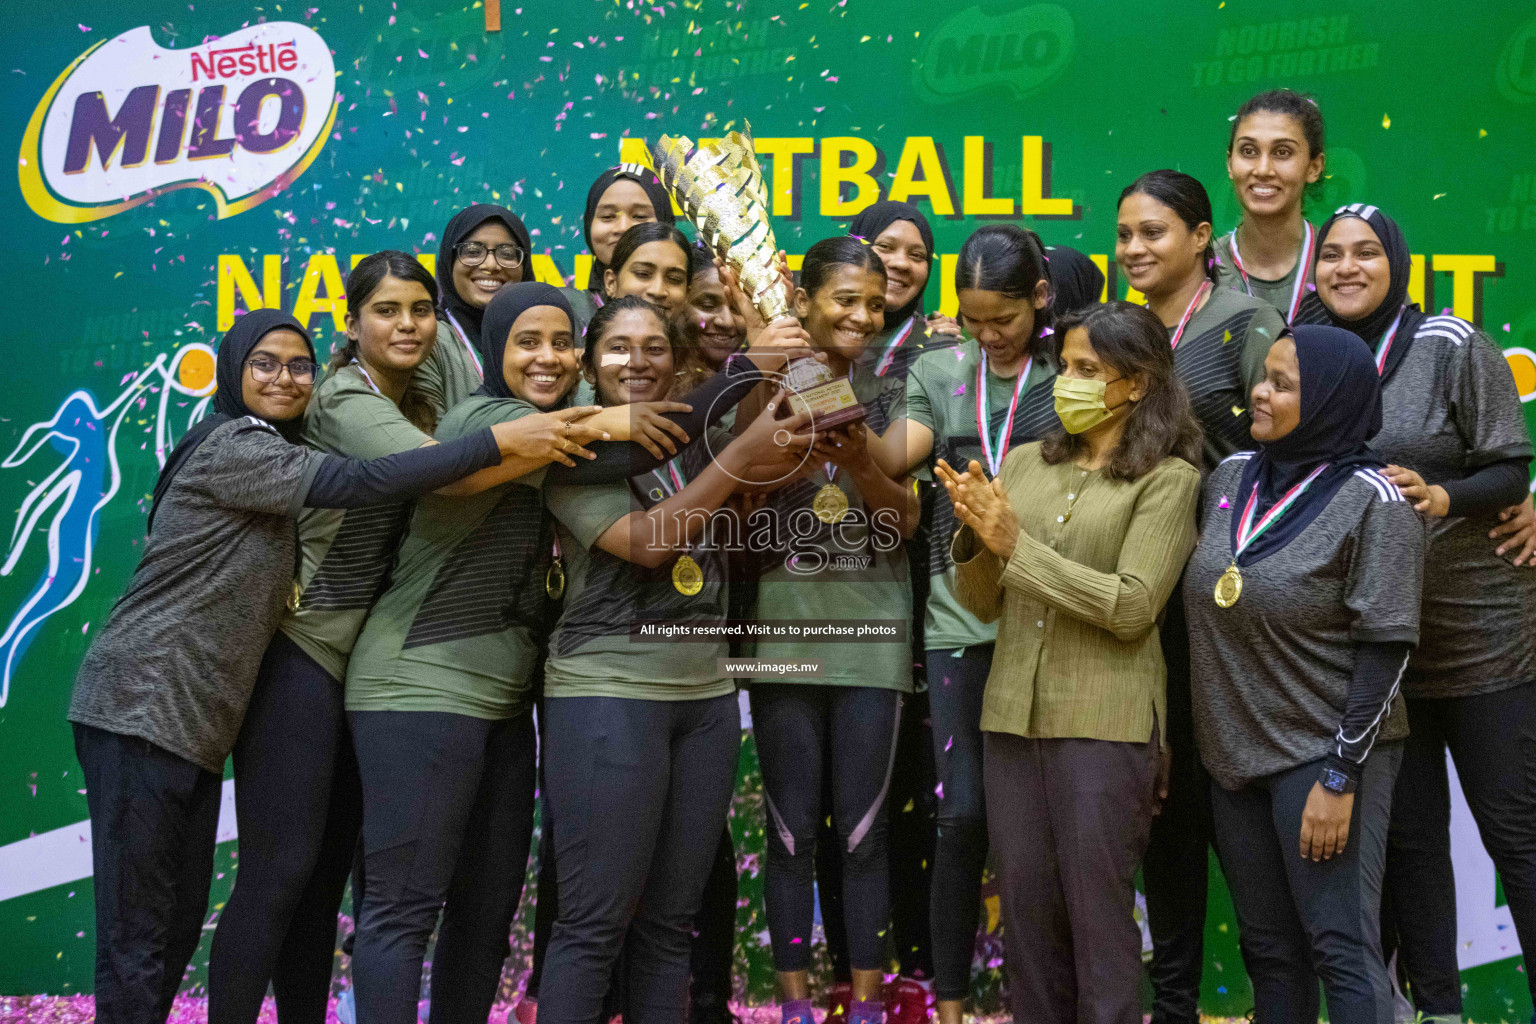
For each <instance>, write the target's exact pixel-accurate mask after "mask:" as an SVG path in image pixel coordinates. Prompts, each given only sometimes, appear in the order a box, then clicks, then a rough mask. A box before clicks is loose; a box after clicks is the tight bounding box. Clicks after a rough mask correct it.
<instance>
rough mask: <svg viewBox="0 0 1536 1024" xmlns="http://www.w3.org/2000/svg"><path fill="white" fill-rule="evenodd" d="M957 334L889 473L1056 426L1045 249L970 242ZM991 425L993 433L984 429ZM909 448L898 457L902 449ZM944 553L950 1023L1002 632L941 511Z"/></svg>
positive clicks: (941, 718)
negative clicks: (969, 595)
mask: <svg viewBox="0 0 1536 1024" xmlns="http://www.w3.org/2000/svg"><path fill="white" fill-rule="evenodd" d="M955 289H956V291H957V293H958V297H959V301H960V321H961V323H962V324H964V325H965V327H966V329H967V330H968V331H969V332H970V334H971V338H972V340H968V341H965V342H962V343H961V344H960V345H959V346H958V347H957V348H954V349H946V350H942V351H938V352H929V353H924V354H923V355H922V356H920V357H919V358H918V359H917V361H916V362H915V363H913V365H912V368H911V370H910V372H909V373H908V376H907V387H906V397H907V416H906V418H904V419H902V420H898V421H897V422H896V423H895V424H894V425H893V426H892V428H891V430H889V431H888V432H887V433H886V435H885V437H884V438H882V439H881V446H882V449H883V451H884V452H886V453H890V452H891V451H892V450H893V449H894V450H899V451H900V452H901V454H900V460H901V461H900V462H899V463H897V464H896V465H895V466H893V465H891V464H890V462H889V461H887V462H885V463H883V464H884V465H885V466H886V469H887V470H888V471H890V470H892V469H898V470H905V471H908V472H911V471H915V470H918V469H931V467H932V466H933V465H934V464H936V463H937V462H938V461H939V460H944V461H946V462H947V463H949V464H951V465H959V466H963V465H966V464H968V463H969V462H970V460H972V459H977V458H981V459H985V460H986V461H987V464H988V466H989V467H990V471H991V472H992V473H993V474H994V475H995V474H996V473H997V471H998V469H999V468H1000V467H1001V466H1002V462H1003V459H1004V457H1005V456H1006V455H1007V454H1008V452H1009V451H1010V450H1011V449H1012V448H1014V447H1016V446H1022V445H1025V444H1028V443H1029V442H1031V441H1034V440H1036V439H1037V438H1039V437H1041V436H1042V435H1043V434H1045V433H1046V432H1048V431H1050V430H1052V429H1054V428H1055V427H1056V425H1057V422H1058V421H1057V418H1056V412H1055V409H1054V405H1053V399H1052V392H1051V381H1052V380H1053V378H1054V377H1055V374H1056V366H1055V361H1054V357H1053V356H1052V354H1051V351H1050V349H1051V346H1050V344H1049V340H1050V336H1051V335H1050V323H1051V284H1050V281H1049V280H1048V279H1047V271H1046V263H1045V260H1044V258H1043V255H1042V253H1041V251H1040V249H1039V247H1038V246H1037V245H1036V244H1035V242H1034V239H1032V238H1031V237H1030V236H1029V234H1028V233H1027V232H1025V231H1022V230H1020V229H1019V228H1018V227H1015V226H1014V225H1012V224H998V225H989V226H987V227H984V228H981V229H980V230H978V231H976V232H975V233H974V234H972V235H971V237H970V238H968V239H966V242H965V244H964V245H963V246H962V247H961V249H960V258H959V262H958V264H957V266H956V269H955ZM983 422H984V423H985V425H986V426H985V431H983V429H982V428H981V427H979V426H978V424H980V423H983ZM898 446H900V447H899V448H898ZM930 515H931V519H930V520H929V522H930V524H931V525H930V526H929V527H928V529H927V532H928V534H929V536H930V537H931V538H933V542H932V544H931V547H930V551H929V558H928V560H927V564H925V565H922V566H919V567H917V569H918V571H921V572H922V573H924V575H925V576H927V577H928V583H929V590H928V594H927V604H926V609H925V615H924V623H923V640H924V644H925V648H926V649H925V651H924V652H923V653H924V658H925V661H926V675H927V682H928V703H929V707H930V713H931V716H932V722H933V745H934V759H935V764H936V766H937V769H938V780H937V781H938V783H939V784H940V787H941V788H940V789H939V791H938V792H939V794H940V795H939V797H938V806H937V820H938V834H937V839H936V842H935V849H934V854H933V883H932V896H931V904H930V906H931V912H930V915H929V926H930V927H931V929H932V931H933V960H934V992H935V995H936V997H937V999H938V1010H939V1019H940V1021H941V1022H943V1024H953V1022H955V1021H958V1020H959V1017H960V1013H961V1010H962V1007H963V1001H964V999H965V997H966V995H967V993H969V992H970V988H971V960H972V954H973V952H974V949H975V945H976V925H977V914H978V908H979V906H980V899H981V875H982V867H983V865H984V863H985V861H986V857H987V821H986V813H985V806H984V800H983V796H982V764H981V747H982V736H981V728H980V722H981V698H982V691H983V689H984V688H985V686H986V681H987V674H988V672H989V671H990V670H991V665H992V651H993V641H994V640H995V639H996V636H997V630H996V627H995V626H994V625H993V624H991V623H983V622H981V621H979V620H978V619H977V618H976V617H975V616H974V615H972V614H971V613H970V612H968V611H967V610H966V609H965V608H964V607H963V606H962V605H961V604H960V602H959V600H958V598H957V597H956V595H955V591H954V566H953V563H952V562H951V561H950V558H949V544H948V541H949V539H950V538H952V537H953V536H954V533H955V529H956V526H957V524H956V522H955V520H954V515H953V511H952V506H951V505H950V503H949V502H948V501H937V502H933V503H932V511H931V513H930Z"/></svg>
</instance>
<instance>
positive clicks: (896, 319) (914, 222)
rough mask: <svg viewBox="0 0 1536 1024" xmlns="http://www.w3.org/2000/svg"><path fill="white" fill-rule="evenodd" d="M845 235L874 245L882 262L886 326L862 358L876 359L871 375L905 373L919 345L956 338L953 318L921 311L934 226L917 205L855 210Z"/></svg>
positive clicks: (887, 202)
mask: <svg viewBox="0 0 1536 1024" xmlns="http://www.w3.org/2000/svg"><path fill="white" fill-rule="evenodd" d="M848 233H849V234H850V235H853V236H854V237H856V238H862V239H864V241H866V242H868V243H869V244H870V245H871V246H873V247H874V250H875V253H876V254H877V255H878V256H879V257H880V262H881V263H883V264H884V265H885V281H886V284H885V324H886V326H885V329H884V330H883V331H882V332H881V333H880V334H879V336H877V337H876V338H875V339H874V340H873V341H871V342H870V343H869V347H868V349H866V356H865V357H866V358H868V359H872V360H874V361H875V375H876V376H878V377H884V376H885V375H886V374H888V373H892V374H895V375H897V376H898V377H899V376H905V375H906V372H907V367H909V366H910V365H911V364H912V360H914V359H916V358H917V357H918V355H919V354H921V352H922V351H923V349H924V348H931V347H934V346H942V345H953V344H955V343H956V342H958V341H959V340H960V327H959V325H958V324H956V323H955V321H954V320H953V319H951V318H950V317H947V316H941V315H939V314H938V313H935V314H933V316H931V317H928V316H925V315H924V313H923V293H924V292H925V291H926V290H927V288H928V282H929V279H930V278H931V277H932V275H933V228H931V227H929V226H928V218H927V217H924V216H923V215H922V212H921V211H919V210H918V208H917V207H915V206H913V205H912V204H911V203H898V202H895V201H894V200H890V199H882V200H880V201H879V202H877V203H874V204H872V205H870V206H867V207H865V208H864V209H863V210H862V211H860V213H859V215H858V216H856V217H854V218H853V223H852V224H850V225H849V226H848ZM935 334H937V335H939V337H937V338H934V337H933V335H935Z"/></svg>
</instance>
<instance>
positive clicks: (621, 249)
mask: <svg viewBox="0 0 1536 1024" xmlns="http://www.w3.org/2000/svg"><path fill="white" fill-rule="evenodd" d="M652 242H671V243H673V244H674V245H676V246H677V247H678V249H680V250H682V253H683V262H684V263H685V264H687V267H688V283H689V284H692V283H693V261H692V259H690V258H689V257H688V250H689V248H690V245H689V242H688V236H687V235H685V234H683V233H682V232H681V231H679V230H677V228H675V227H673V226H672V225H671V224H667V223H664V222H662V221H659V220H647V221H642V222H641V223H639V224H636V225H635V226H634V227H632V228H630V229H629V230H628V231H626V232H624V234H622V235H620V236H619V241H618V244H617V245H615V246H614V247H613V262H611V263H609V264H608V269H609V270H611V271H613V276H614V277H618V276H619V274H621V273H623V271H624V264H626V263H628V262H629V259H630V257H631V256H633V255H634V254H635V251H636V250H637V249H639V248H640V247H641V246H642V245H649V244H650V243H652Z"/></svg>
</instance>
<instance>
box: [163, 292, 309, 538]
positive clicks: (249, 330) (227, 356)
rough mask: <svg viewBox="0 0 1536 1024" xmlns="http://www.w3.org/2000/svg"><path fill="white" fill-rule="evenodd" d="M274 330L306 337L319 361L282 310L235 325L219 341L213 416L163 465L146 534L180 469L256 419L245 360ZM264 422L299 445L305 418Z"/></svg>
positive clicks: (295, 323)
mask: <svg viewBox="0 0 1536 1024" xmlns="http://www.w3.org/2000/svg"><path fill="white" fill-rule="evenodd" d="M273 331H293V332H294V333H295V334H297V335H298V336H299V337H301V338H303V339H304V344H305V345H307V346H308V347H309V358H311V359H314V358H315V345H314V342H312V341H310V340H309V332H308V331H306V330H304V328H303V327H301V326H300V325H299V322H298V321H297V320H295V319H294V318H293V317H291V316H289V315H288V314H287V313H284V312H283V311H282V310H280V309H253V310H251V311H250V312H249V313H246V314H245V315H244V316H242V317H240V318H239V319H238V320H236V321H235V325H234V326H233V327H231V328H230V329H229V330H228V331H225V332H224V340H223V341H221V342H219V352H218V357H217V359H216V360H215V365H216V374H215V379H216V380H217V382H218V390H216V391H215V392H214V393H213V412H211V413H209V414H208V415H207V416H204V417H203V418H202V419H200V420H198V421H197V423H196V424H195V425H194V426H193V427H192V429H190V430H188V431H187V433H186V435H185V436H183V437H182V439H181V441H179V442H178V443H177V445H176V447H175V448H173V449H171V454H170V457H169V458H167V459H166V460H165V465H164V466H163V467H162V468H161V470H160V477H159V479H157V480H156V481H155V494H154V498H153V500H152V501H151V503H150V506H149V525H148V526H147V527H146V530H153V529H154V527H155V510H156V509H158V508H159V507H160V501H161V499H162V498H164V497H165V495H166V493H167V492H168V491H170V489H171V481H172V480H174V479H176V474H177V473H179V472H181V467H183V466H185V465H186V464H187V460H188V459H190V458H191V457H192V453H193V452H195V451H197V448H198V446H199V445H201V444H202V443H203V442H204V441H206V440H207V439H208V435H209V434H211V433H213V431H214V430H215V428H217V427H220V426H222V425H223V424H225V423H228V422H229V421H230V420H235V419H239V418H240V417H242V416H249V417H251V418H253V419H254V418H256V416H255V414H254V413H253V412H251V410H250V408H249V407H248V406H247V405H246V404H245V387H244V383H245V381H244V378H245V361H246V360H247V359H249V358H250V357H251V353H252V352H253V351H255V349H256V346H257V345H259V344H261V339H262V338H265V337H266V336H267V335H269V334H271V333H272V332H273ZM263 422H264V423H266V424H267V425H268V426H270V427H271V428H272V429H273V430H275V431H277V432H278V433H279V434H281V435H282V436H283V438H284V440H286V441H288V442H290V443H291V444H298V443H299V435H300V432H301V431H302V430H303V429H304V417H303V416H295V417H294V418H293V419H291V420H279V421H277V422H275V423H274V422H272V421H270V420H263Z"/></svg>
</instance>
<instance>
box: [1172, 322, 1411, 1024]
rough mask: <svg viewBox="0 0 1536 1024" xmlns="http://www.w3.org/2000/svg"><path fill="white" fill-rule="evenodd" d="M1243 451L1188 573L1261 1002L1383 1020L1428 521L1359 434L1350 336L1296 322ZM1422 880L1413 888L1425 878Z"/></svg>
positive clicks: (1260, 397)
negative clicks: (1385, 897)
mask: <svg viewBox="0 0 1536 1024" xmlns="http://www.w3.org/2000/svg"><path fill="white" fill-rule="evenodd" d="M1253 413H1254V415H1253V439H1254V440H1255V441H1256V442H1258V445H1259V447H1258V450H1257V451H1256V452H1240V453H1238V454H1236V455H1234V456H1232V457H1231V458H1230V459H1228V460H1227V461H1225V462H1223V463H1222V464H1221V465H1220V466H1218V467H1217V468H1216V469H1215V471H1214V472H1212V473H1211V475H1210V478H1209V479H1208V480H1207V481H1206V485H1205V502H1204V522H1203V523H1202V532H1201V537H1200V544H1199V547H1198V548H1197V549H1196V551H1195V554H1194V557H1193V558H1191V559H1190V563H1189V569H1188V572H1187V573H1186V576H1185V581H1184V604H1185V606H1186V608H1187V610H1188V615H1189V625H1190V633H1189V635H1190V646H1191V654H1192V655H1193V659H1194V667H1195V672H1194V679H1195V683H1196V690H1195V726H1196V730H1197V732H1198V734H1199V743H1200V755H1201V757H1202V759H1203V760H1204V762H1205V765H1206V767H1207V768H1208V769H1209V770H1210V773H1211V777H1212V778H1213V779H1214V780H1215V781H1216V783H1217V785H1215V786H1212V787H1211V805H1212V813H1213V816H1214V819H1215V825H1216V828H1215V834H1216V842H1217V846H1218V848H1219V849H1220V851H1221V861H1222V864H1223V866H1224V867H1225V869H1226V876H1227V884H1228V886H1229V887H1230V888H1231V890H1232V901H1233V904H1234V906H1235V907H1236V909H1237V919H1238V926H1239V928H1240V930H1241V936H1240V938H1241V945H1242V950H1243V962H1244V964H1245V965H1246V966H1247V968H1248V976H1249V977H1250V978H1251V979H1252V981H1253V995H1254V1005H1255V1011H1256V1013H1257V1015H1258V1018H1259V1019H1261V1020H1264V1021H1274V1022H1277V1024H1300V1022H1301V1021H1309V1022H1310V1021H1315V1020H1317V1017H1318V982H1319V980H1320V981H1321V982H1322V987H1323V991H1324V992H1325V994H1326V995H1327V999H1328V1019H1329V1020H1331V1021H1338V1022H1340V1024H1384V1022H1386V1021H1390V1020H1391V1019H1392V991H1391V985H1390V983H1389V982H1388V979H1387V972H1386V968H1385V967H1384V966H1383V964H1382V959H1381V943H1380V934H1379V927H1378V913H1379V911H1380V909H1381V876H1382V869H1383V866H1384V861H1385V857H1386V838H1387V817H1388V813H1389V811H1390V810H1391V803H1392V782H1393V778H1394V776H1396V774H1397V770H1398V764H1399V762H1400V761H1401V759H1402V754H1403V751H1402V744H1401V743H1400V742H1398V741H1400V740H1401V739H1402V738H1403V737H1404V736H1405V735H1406V734H1407V722H1406V719H1405V717H1404V715H1403V709H1402V702H1401V700H1400V699H1398V696H1397V690H1398V682H1399V680H1400V679H1401V678H1402V673H1403V666H1404V664H1405V663H1406V661H1407V660H1408V654H1409V651H1410V649H1411V648H1412V646H1413V645H1414V643H1415V642H1416V641H1417V640H1418V636H1419V589H1420V585H1421V583H1422V580H1423V571H1424V550H1425V543H1426V536H1425V529H1424V524H1423V523H1422V521H1421V520H1420V519H1419V517H1418V515H1417V514H1416V513H1415V512H1414V511H1413V506H1412V505H1411V504H1409V503H1408V502H1406V501H1404V500H1403V498H1402V496H1401V495H1400V494H1399V493H1398V491H1397V489H1396V488H1395V487H1393V486H1392V484H1391V482H1390V481H1389V480H1388V479H1387V478H1386V476H1385V475H1384V474H1383V473H1382V469H1383V468H1384V463H1383V462H1382V460H1381V458H1380V457H1379V456H1378V455H1377V454H1376V453H1375V452H1373V451H1372V450H1371V449H1370V448H1369V447H1367V442H1368V441H1370V439H1371V438H1372V437H1373V436H1375V434H1376V433H1377V431H1378V430H1379V429H1380V428H1381V424H1382V402H1381V386H1380V382H1379V380H1378V378H1377V374H1376V368H1375V365H1374V363H1373V361H1372V359H1371V353H1370V350H1369V349H1368V348H1366V346H1365V345H1364V344H1363V343H1362V342H1361V341H1360V339H1359V338H1358V337H1356V336H1354V335H1352V334H1350V333H1349V332H1348V331H1342V330H1339V329H1337V328H1333V327H1315V326H1301V327H1297V328H1296V329H1295V332H1294V336H1293V335H1286V336H1284V337H1282V338H1281V339H1280V340H1279V341H1277V342H1276V343H1275V344H1274V346H1273V347H1272V348H1271V349H1270V352H1269V356H1268V357H1267V359H1266V360H1265V378H1264V380H1263V381H1261V382H1260V383H1259V385H1258V386H1257V387H1256V388H1254V391H1253ZM1421 895H1422V894H1421Z"/></svg>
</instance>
